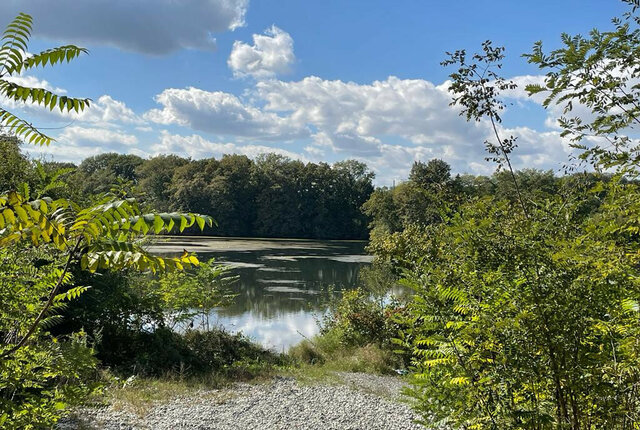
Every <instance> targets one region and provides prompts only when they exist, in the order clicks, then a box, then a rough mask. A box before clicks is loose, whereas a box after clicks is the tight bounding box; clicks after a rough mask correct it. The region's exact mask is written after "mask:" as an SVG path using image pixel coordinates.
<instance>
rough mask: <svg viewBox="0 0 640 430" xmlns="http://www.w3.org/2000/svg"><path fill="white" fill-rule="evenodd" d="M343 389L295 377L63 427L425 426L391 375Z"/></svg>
mask: <svg viewBox="0 0 640 430" xmlns="http://www.w3.org/2000/svg"><path fill="white" fill-rule="evenodd" d="M338 375H339V377H340V378H341V379H342V380H343V383H342V384H337V385H328V384H318V385H300V384H299V383H298V382H296V381H295V379H293V378H282V377H276V378H275V379H273V380H272V381H271V382H269V383H263V384H257V385H254V384H236V385H234V386H233V387H232V388H228V389H222V390H214V391H201V392H197V393H194V394H193V395H190V396H188V397H177V398H174V399H172V400H171V401H169V402H166V403H161V404H155V405H153V406H152V407H151V408H150V409H149V411H148V413H147V415H146V416H144V417H138V416H136V415H135V414H133V413H129V412H126V411H122V410H118V411H116V410H113V409H112V408H111V407H102V408H84V409H81V410H78V411H76V414H75V418H73V419H66V420H64V421H62V422H60V424H59V425H58V428H59V429H60V430H71V429H105V430H134V429H136V430H138V429H154V430H155V429H157V430H165V429H166V430H169V429H171V430H174V429H198V430H205V429H216V430H231V429H243V430H251V429H287V430H289V429H322V430H333V429H336V430H338V429H340V430H343V429H345V430H356V429H358V430H360V429H361V430H376V429H381V430H382V429H384V430H395V429H398V430H400V429H402V430H413V429H416V430H417V429H422V428H423V427H422V426H420V425H418V424H416V423H415V422H414V420H416V419H417V418H418V417H417V415H416V414H414V413H413V411H412V410H411V408H410V407H409V405H407V404H406V403H402V402H401V401H400V400H401V396H400V393H399V391H400V389H401V388H402V386H403V383H402V381H401V380H399V379H398V378H395V377H389V376H376V375H368V374H359V373H339V374H338Z"/></svg>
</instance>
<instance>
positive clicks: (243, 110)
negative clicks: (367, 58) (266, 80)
mask: <svg viewBox="0 0 640 430" xmlns="http://www.w3.org/2000/svg"><path fill="white" fill-rule="evenodd" d="M155 101H156V102H157V103H159V104H161V105H162V109H152V110H150V111H149V112H147V113H146V114H145V115H144V118H145V119H147V120H149V121H152V122H155V123H159V124H178V125H181V126H185V127H190V128H192V129H194V130H198V131H204V132H207V133H211V134H215V135H218V136H228V135H230V136H236V137H241V138H242V137H251V138H261V139H276V140H282V141H286V140H291V139H294V138H301V137H305V136H307V135H308V130H307V129H306V127H305V126H304V125H303V124H300V123H299V122H297V121H295V120H294V119H292V118H290V117H282V116H278V115H276V114H275V113H273V112H266V111H264V110H261V109H259V108H257V107H254V106H250V105H247V104H244V103H243V102H242V101H241V100H240V99H239V98H238V97H236V96H234V95H233V94H229V93H224V92H220V91H215V92H210V91H204V90H201V89H198V88H193V87H190V88H187V89H175V88H170V89H167V90H164V91H163V92H162V93H161V94H159V95H158V96H156V97H155Z"/></svg>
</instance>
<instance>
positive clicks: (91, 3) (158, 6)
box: [0, 0, 249, 55]
mask: <svg viewBox="0 0 640 430" xmlns="http://www.w3.org/2000/svg"><path fill="white" fill-rule="evenodd" d="M248 3H249V1H248V0H181V1H176V0H135V1H133V0H83V1H77V0H57V1H51V0H3V1H2V2H0V16H3V17H12V16H15V15H17V14H18V13H19V12H26V13H29V14H31V15H32V16H33V17H34V20H35V25H34V32H35V33H34V34H35V35H36V36H40V37H45V38H51V39H55V40H64V41H68V42H74V43H79V44H101V45H110V46H115V47H118V48H121V49H124V50H128V51H134V52H140V53H146V54H155V55H158V54H166V53H169V52H172V51H175V50H179V49H183V48H192V49H203V50H211V49H214V48H215V39H214V38H213V36H212V34H214V33H220V32H224V31H228V30H234V29H235V28H237V27H239V26H242V25H244V16H245V13H246V11H247V6H248Z"/></svg>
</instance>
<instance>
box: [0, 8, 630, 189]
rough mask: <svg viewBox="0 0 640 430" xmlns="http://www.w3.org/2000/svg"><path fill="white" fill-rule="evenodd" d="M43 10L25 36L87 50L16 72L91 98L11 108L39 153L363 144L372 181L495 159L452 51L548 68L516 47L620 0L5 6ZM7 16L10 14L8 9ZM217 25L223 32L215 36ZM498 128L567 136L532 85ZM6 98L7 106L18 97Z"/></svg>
mask: <svg viewBox="0 0 640 430" xmlns="http://www.w3.org/2000/svg"><path fill="white" fill-rule="evenodd" d="M18 11H24V12H27V13H30V14H32V15H33V16H34V19H35V22H34V37H33V39H32V42H31V44H30V51H32V52H36V51H39V50H42V49H46V48H49V47H51V46H57V45H60V44H65V43H75V44H78V45H81V46H84V47H86V48H88V49H89V50H90V51H91V53H90V55H87V56H84V57H82V58H81V59H79V60H77V61H74V62H73V63H71V64H68V65H63V66H60V67H55V68H51V69H41V70H38V71H36V72H35V73H31V74H30V75H29V76H21V77H18V78H17V80H22V81H23V82H28V83H32V84H37V85H40V86H46V87H49V88H57V89H60V90H63V91H67V93H68V94H69V95H73V96H82V97H90V98H91V99H93V100H94V105H93V107H92V108H90V109H89V111H87V112H85V113H84V114H83V115H80V116H69V115H67V116H61V115H57V114H49V113H46V112H45V111H43V110H42V109H38V108H26V109H21V108H19V107H14V108H15V109H16V111H17V112H18V113H20V114H21V115H23V116H25V117H27V118H28V119H29V120H31V121H33V123H34V124H36V125H39V126H41V127H62V128H59V129H50V130H49V132H50V134H52V135H54V136H55V137H56V138H57V142H56V143H54V144H52V146H51V147H49V148H33V147H32V148H30V152H31V153H32V154H34V155H36V156H40V155H41V156H45V157H53V158H55V159H58V160H70V161H76V162H77V161H80V160H81V159H82V158H84V157H86V156H89V155H95V154H98V153H100V152H108V151H117V152H123V153H135V154H138V155H141V156H143V157H149V156H153V155H155V154H159V153H169V152H172V153H177V154H180V155H183V156H189V157H193V158H202V157H210V156H215V157H219V156H221V155H222V154H223V153H232V152H236V153H244V154H247V155H248V156H251V157H254V156H256V155H258V154H260V153H262V152H268V151H276V152H280V153H282V154H284V155H287V156H290V157H293V158H300V159H302V160H305V161H316V162H317V161H327V162H334V161H337V160H341V159H345V158H358V159H361V160H363V161H365V162H367V163H368V164H369V166H370V167H371V168H372V169H373V170H374V171H375V172H376V174H377V177H378V183H379V184H389V183H391V181H393V180H399V179H402V178H404V177H406V175H407V173H408V170H409V168H410V167H411V164H412V162H413V161H414V160H418V159H421V160H427V159H430V158H434V157H437V158H442V159H445V160H446V161H448V162H450V163H451V164H452V166H453V168H454V171H456V172H459V173H464V172H468V173H490V172H491V170H492V166H491V165H490V164H488V163H486V162H484V160H483V157H484V154H483V145H482V142H483V140H484V139H485V138H486V137H487V130H486V127H485V126H484V125H483V124H466V123H465V122H464V120H463V119H462V118H459V117H458V116H457V112H456V111H455V109H453V108H450V107H449V106H448V100H449V95H448V94H447V91H446V84H445V81H446V79H447V74H448V73H449V71H448V70H446V69H444V68H442V67H441V66H440V65H439V63H440V61H442V59H443V58H444V56H445V54H444V53H445V51H450V50H455V49H460V48H467V49H469V50H474V49H476V48H477V47H479V46H480V43H481V42H482V41H484V40H486V39H491V40H493V41H494V42H495V43H497V44H502V45H505V46H506V48H507V55H508V57H507V59H506V61H505V68H504V74H505V75H506V76H508V77H512V78H513V79H514V80H515V81H516V82H517V83H520V84H523V83H527V82H534V81H536V79H538V80H539V79H540V76H539V71H538V70H536V69H535V68H533V67H532V66H531V65H529V64H527V63H526V61H525V60H524V59H523V58H521V57H520V55H521V54H522V53H524V52H527V51H529V50H530V48H531V45H532V44H533V42H535V41H536V40H543V41H544V42H545V45H546V46H547V47H549V48H553V47H557V46H558V42H559V36H560V33H562V32H567V33H570V34H575V33H586V32H588V31H589V30H590V29H591V28H593V27H598V28H601V29H606V28H610V27H611V24H610V19H611V18H612V17H614V16H619V15H621V13H623V12H624V11H625V5H624V4H623V3H622V2H621V1H619V0H581V1H577V0H556V1H549V0H538V1H535V2H524V1H517V0H491V1H489V0H475V1H468V0H459V1H449V2H444V1H433V0H430V1H426V0H424V1H417V0H415V1H396V2H388V1H378V0H369V1H354V0H351V1H344V0H343V1H337V0H324V1H302V0H278V1H273V0H271V1H267V0H251V1H248V0H183V1H181V2H176V1H173V0H137V1H134V0H131V1H124V0H120V1H115V0H112V1H104V0H85V1H83V2H76V1H75V0H57V1H56V2H51V1H48V0H4V1H3V2H2V4H0V16H2V17H3V19H7V21H8V18H6V17H10V16H14V15H15V14H16V13H17V12H18ZM2 24H3V25H4V24H5V22H2ZM214 39H215V40H214ZM510 96H511V98H512V100H511V101H512V102H513V103H514V104H513V106H510V107H509V109H508V112H507V113H506V115H505V123H504V125H503V126H504V128H505V133H511V134H514V135H516V136H518V137H519V141H520V149H519V152H518V155H517V157H516V159H515V162H516V165H517V167H520V168H522V167H535V168H542V169H549V168H551V169H557V168H559V167H560V166H561V164H562V163H563V162H564V161H566V157H567V154H568V148H567V145H566V142H563V141H562V139H560V137H559V133H558V130H557V128H556V127H555V126H554V121H553V119H554V118H555V116H554V115H557V112H556V111H549V112H545V111H544V110H543V109H542V108H541V107H540V105H539V103H538V101H530V100H527V98H526V96H525V95H524V93H523V91H522V90H520V91H516V92H514V93H513V94H511V95H510ZM9 107H12V106H9Z"/></svg>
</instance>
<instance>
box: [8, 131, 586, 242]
mask: <svg viewBox="0 0 640 430" xmlns="http://www.w3.org/2000/svg"><path fill="white" fill-rule="evenodd" d="M21 145H22V144H21V142H20V140H19V139H17V138H15V137H12V136H6V135H4V136H0V190H9V189H23V188H24V187H25V186H26V187H28V188H29V189H33V190H35V189H41V188H42V187H45V186H49V183H50V182H51V180H52V179H53V178H54V177H55V181H54V186H53V187H50V188H49V189H48V190H47V195H49V196H51V197H52V198H54V199H55V198H68V199H71V200H73V201H75V202H78V203H79V204H83V205H86V204H91V203H94V202H95V201H96V199H98V198H99V197H98V196H101V195H104V194H107V193H111V194H114V195H118V196H120V197H124V196H126V197H134V198H136V200H137V201H138V202H139V204H140V205H141V206H142V208H143V209H144V210H145V211H148V212H191V213H201V214H210V215H212V216H213V218H214V219H215V221H216V225H214V226H212V227H209V226H206V227H205V228H204V230H202V231H200V230H187V231H185V232H184V233H183V234H187V235H204V236H225V237H246V238H260V237H262V238H297V239H334V240H367V239H369V238H370V231H371V230H373V232H374V234H376V233H394V232H399V231H402V230H403V229H404V227H405V226H409V225H429V224H432V223H434V222H438V221H440V220H441V219H442V216H443V214H445V213H447V212H449V211H450V210H451V206H452V205H453V206H458V205H459V204H461V203H463V202H464V201H466V200H468V199H470V198H477V197H486V196H494V197H497V198H499V199H508V200H513V199H514V198H515V190H514V189H513V184H512V181H511V179H510V177H509V175H508V174H507V173H506V172H502V173H497V174H494V175H492V176H481V175H479V176H477V175H470V174H463V175H459V174H458V175H454V174H452V172H451V167H450V166H449V165H448V164H447V163H446V162H444V161H442V160H438V159H434V160H431V161H429V162H421V161H417V162H415V163H414V164H413V167H412V169H411V172H410V175H409V178H408V180H407V181H405V182H402V183H400V184H398V185H397V186H394V187H378V188H376V187H374V183H373V180H374V177H375V175H374V173H373V172H372V171H371V170H370V169H369V168H368V166H367V165H366V164H364V163H362V162H360V161H356V160H344V161H340V162H337V163H334V164H333V165H329V164H328V163H324V162H320V163H311V162H308V163H304V162H302V161H299V160H293V159H290V158H287V157H284V156H282V155H278V154H275V153H270V154H262V155H260V156H258V157H257V158H256V159H254V160H252V159H250V158H248V157H247V156H245V155H237V154H233V155H224V156H223V157H222V158H220V159H216V158H206V159H200V160H192V159H187V158H182V157H179V156H177V155H158V156H155V157H152V158H149V159H143V158H141V157H138V156H136V155H130V154H129V155H124V154H116V153H106V154H100V155H96V156H92V157H89V158H86V159H85V160H83V161H82V162H81V163H80V164H78V165H75V164H73V163H61V162H55V161H44V160H37V159H32V158H29V157H28V156H27V155H26V154H24V152H22V151H21ZM583 175H584V174H583ZM572 178H573V179H572ZM575 178H576V175H572V176H568V177H564V178H562V177H557V176H555V175H554V174H553V172H552V171H539V170H535V169H525V170H522V171H519V172H518V179H519V180H520V182H521V184H522V185H521V187H522V188H523V191H524V192H525V193H528V194H529V195H531V196H532V197H533V196H534V195H538V196H540V195H554V194H555V193H557V192H558V191H559V189H560V188H561V187H562V186H563V184H565V183H566V182H567V181H575V180H576V179H575Z"/></svg>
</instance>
